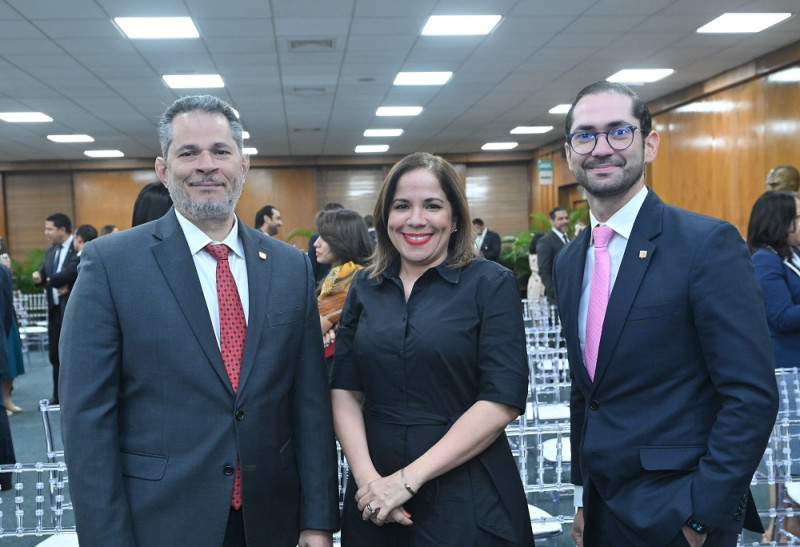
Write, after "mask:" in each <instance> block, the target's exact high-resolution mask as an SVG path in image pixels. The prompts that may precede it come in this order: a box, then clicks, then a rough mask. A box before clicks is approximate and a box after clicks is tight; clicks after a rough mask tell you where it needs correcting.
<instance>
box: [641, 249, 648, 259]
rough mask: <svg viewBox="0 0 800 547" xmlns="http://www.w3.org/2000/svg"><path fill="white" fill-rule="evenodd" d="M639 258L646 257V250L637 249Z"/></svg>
mask: <svg viewBox="0 0 800 547" xmlns="http://www.w3.org/2000/svg"><path fill="white" fill-rule="evenodd" d="M639 258H641V259H642V260H644V259H645V258H647V251H639Z"/></svg>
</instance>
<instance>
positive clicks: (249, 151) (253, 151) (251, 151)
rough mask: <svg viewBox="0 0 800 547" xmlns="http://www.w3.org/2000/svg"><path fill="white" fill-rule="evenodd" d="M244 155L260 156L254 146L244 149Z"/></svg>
mask: <svg viewBox="0 0 800 547" xmlns="http://www.w3.org/2000/svg"><path fill="white" fill-rule="evenodd" d="M242 154H247V155H248V156H255V155H256V154H258V149H256V148H254V147H252V146H249V147H245V148H242Z"/></svg>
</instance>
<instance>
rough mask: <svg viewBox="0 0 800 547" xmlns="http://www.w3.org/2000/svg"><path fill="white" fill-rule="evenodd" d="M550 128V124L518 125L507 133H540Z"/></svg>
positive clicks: (551, 128) (551, 127)
mask: <svg viewBox="0 0 800 547" xmlns="http://www.w3.org/2000/svg"><path fill="white" fill-rule="evenodd" d="M552 130H553V126H552V125H518V126H517V127H515V128H514V129H512V130H511V131H509V133H511V134H512V135H540V134H542V133H547V132H548V131H552Z"/></svg>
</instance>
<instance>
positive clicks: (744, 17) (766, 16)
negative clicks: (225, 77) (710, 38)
mask: <svg viewBox="0 0 800 547" xmlns="http://www.w3.org/2000/svg"><path fill="white" fill-rule="evenodd" d="M791 15H792V14H791V13H723V14H722V15H720V16H719V17H717V18H716V19H714V20H713V21H711V22H710V23H706V24H705V25H703V26H702V27H700V28H699V29H697V32H699V33H701V34H706V33H752V32H761V31H762V30H764V29H768V28H769V27H771V26H773V25H777V24H778V23H780V22H781V21H783V20H784V19H788V18H789V17H791Z"/></svg>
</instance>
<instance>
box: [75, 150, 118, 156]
mask: <svg viewBox="0 0 800 547" xmlns="http://www.w3.org/2000/svg"><path fill="white" fill-rule="evenodd" d="M84 154H86V155H87V156H89V157H90V158H121V157H123V156H124V155H125V154H123V153H122V152H121V151H120V150H86V151H85V152H84Z"/></svg>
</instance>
